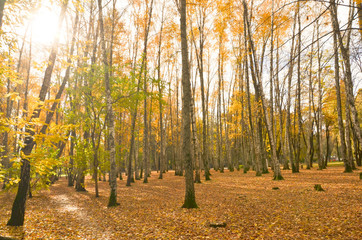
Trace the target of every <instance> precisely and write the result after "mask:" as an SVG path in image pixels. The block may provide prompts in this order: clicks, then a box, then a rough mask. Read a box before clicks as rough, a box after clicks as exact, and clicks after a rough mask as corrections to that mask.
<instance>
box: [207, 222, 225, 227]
mask: <svg viewBox="0 0 362 240" xmlns="http://www.w3.org/2000/svg"><path fill="white" fill-rule="evenodd" d="M209 226H210V227H212V228H220V227H222V228H224V227H226V222H214V223H210V224H209Z"/></svg>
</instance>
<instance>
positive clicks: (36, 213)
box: [0, 167, 362, 239]
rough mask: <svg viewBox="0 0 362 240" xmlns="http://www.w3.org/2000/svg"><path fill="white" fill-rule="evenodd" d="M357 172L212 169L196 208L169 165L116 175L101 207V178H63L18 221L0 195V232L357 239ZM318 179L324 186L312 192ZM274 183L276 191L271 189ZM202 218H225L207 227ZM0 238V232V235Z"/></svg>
mask: <svg viewBox="0 0 362 240" xmlns="http://www.w3.org/2000/svg"><path fill="white" fill-rule="evenodd" d="M360 172H361V170H357V171H355V172H354V173H343V167H329V168H328V169H326V170H323V171H317V170H316V168H314V169H312V170H303V169H302V170H301V173H297V174H292V173H291V171H282V175H283V177H284V178H285V180H284V181H273V180H272V173H269V174H264V175H263V176H261V177H256V176H255V172H252V171H249V172H248V173H247V174H243V172H242V171H234V172H229V171H227V170H226V171H225V173H219V172H215V171H211V173H212V176H211V177H212V180H211V181H207V182H205V181H203V182H202V183H201V184H195V190H196V201H197V204H198V206H199V208H198V209H190V210H187V209H183V208H181V206H182V204H183V200H184V191H185V190H184V186H185V184H184V178H183V177H179V176H174V172H173V171H170V172H168V173H166V174H164V179H163V180H159V179H158V174H157V173H156V172H152V175H151V177H150V178H149V183H148V184H143V183H142V181H136V183H134V184H133V185H132V186H131V187H126V186H125V183H126V181H125V180H122V181H120V180H118V201H119V203H120V206H118V207H114V208H107V207H106V206H107V203H108V196H109V184H108V182H100V183H99V186H100V197H99V198H96V197H95V193H94V183H93V182H92V181H91V180H90V179H87V182H86V188H87V190H88V191H87V192H76V191H75V190H74V189H73V188H69V187H67V181H66V179H65V178H61V179H60V180H59V181H58V182H56V183H55V184H54V185H52V186H51V187H50V189H49V190H42V191H40V192H37V193H35V194H34V197H33V198H31V199H28V201H27V208H26V219H25V224H24V227H8V226H6V222H7V220H8V219H9V218H10V213H11V205H12V202H13V200H14V196H15V194H14V193H13V192H3V193H1V194H0V236H3V237H5V236H7V237H15V239H361V236H362V228H361V226H362V180H359V173H360ZM315 184H321V185H322V187H323V189H324V190H325V191H324V192H317V191H315V190H314V185H315ZM275 187H278V188H279V189H278V190H273V188H275ZM210 223H226V226H225V227H220V228H212V227H210ZM0 239H1V238H0Z"/></svg>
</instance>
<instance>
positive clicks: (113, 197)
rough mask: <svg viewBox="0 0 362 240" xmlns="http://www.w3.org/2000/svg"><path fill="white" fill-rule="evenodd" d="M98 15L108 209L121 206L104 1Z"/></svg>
mask: <svg viewBox="0 0 362 240" xmlns="http://www.w3.org/2000/svg"><path fill="white" fill-rule="evenodd" d="M98 10H99V11H98V13H99V27H100V36H101V47H102V58H103V68H104V69H103V71H104V84H105V91H106V93H105V94H106V107H107V124H108V126H107V127H108V130H109V134H108V144H109V149H110V153H109V160H110V166H111V169H110V176H109V178H110V186H111V194H110V196H109V202H108V207H114V206H117V205H119V204H118V203H117V167H116V161H115V151H116V150H115V143H114V114H113V106H112V105H113V104H112V102H113V100H112V96H111V83H110V77H109V61H108V58H107V51H106V43H105V39H104V25H103V7H102V0H98Z"/></svg>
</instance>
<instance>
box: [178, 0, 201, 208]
mask: <svg viewBox="0 0 362 240" xmlns="http://www.w3.org/2000/svg"><path fill="white" fill-rule="evenodd" d="M179 11H180V15H181V19H180V29H181V55H182V93H183V96H182V137H183V139H182V154H183V159H184V161H185V180H186V191H185V202H184V204H183V205H182V207H183V208H197V204H196V199H195V189H194V179H193V164H192V153H191V119H190V118H191V83H190V68H189V60H188V46H187V45H188V44H187V33H186V28H187V24H186V0H180V2H179Z"/></svg>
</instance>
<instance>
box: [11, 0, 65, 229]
mask: <svg viewBox="0 0 362 240" xmlns="http://www.w3.org/2000/svg"><path fill="white" fill-rule="evenodd" d="M67 7H68V0H66V1H64V2H63V5H62V10H61V13H60V16H59V25H58V31H57V35H56V37H55V41H54V43H53V46H52V50H51V53H50V57H49V61H48V65H47V68H46V70H45V74H44V79H43V84H42V87H41V90H40V93H39V100H40V101H41V102H43V101H44V100H45V97H46V93H47V92H48V90H49V87H50V80H51V76H52V72H53V67H54V63H55V59H56V55H57V49H58V42H59V35H60V31H61V27H62V24H63V19H64V17H65V13H66V10H67ZM40 111H41V108H40V106H38V107H37V108H36V109H35V110H34V112H33V114H32V116H31V119H35V118H38V117H39V115H40ZM48 124H49V123H48ZM25 131H26V132H27V133H28V136H26V137H25V139H24V147H23V148H22V149H21V151H22V152H23V153H24V156H23V157H22V162H23V165H22V168H21V174H20V182H19V187H18V192H17V194H16V197H15V200H14V203H13V207H12V211H11V217H10V220H9V221H8V223H7V225H9V226H22V225H23V224H24V217H25V203H26V195H27V193H28V188H29V181H30V162H29V160H28V156H29V155H30V154H31V151H32V150H33V147H34V145H35V144H36V143H35V141H34V138H33V136H34V135H35V132H34V131H33V129H32V126H29V127H27V128H26V130H25Z"/></svg>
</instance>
